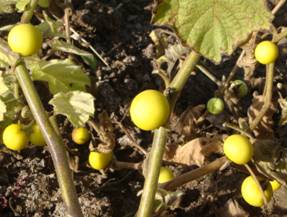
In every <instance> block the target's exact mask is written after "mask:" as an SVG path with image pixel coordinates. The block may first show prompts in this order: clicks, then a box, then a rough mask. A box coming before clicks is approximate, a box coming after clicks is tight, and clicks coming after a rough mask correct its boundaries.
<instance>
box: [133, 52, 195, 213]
mask: <svg viewBox="0 0 287 217" xmlns="http://www.w3.org/2000/svg"><path fill="white" fill-rule="evenodd" d="M199 59H200V55H199V54H198V53H196V52H195V51H192V52H191V53H190V54H189V55H188V56H187V57H186V59H185V61H184V63H183V65H182V67H181V68H180V70H179V71H178V72H177V74H176V75H175V77H174V79H173V80H172V82H171V84H170V86H169V87H168V88H169V89H171V90H173V91H174V92H173V93H174V95H173V96H172V97H171V99H170V101H169V104H170V105H171V106H170V108H171V111H172V110H173V107H174V105H175V102H176V99H177V96H178V95H179V94H180V92H181V90H182V89H183V87H184V85H185V83H186V82H187V80H188V78H189V76H190V74H191V72H192V71H193V70H194V68H195V66H196V64H197V63H198V61H199ZM166 136H167V130H166V129H165V128H164V127H160V128H159V129H158V130H156V131H155V134H154V138H153V144H152V148H151V151H150V154H149V161H148V163H147V167H148V169H147V171H148V173H147V175H146V179H145V183H144V188H143V194H142V197H141V201H140V205H139V209H138V213H137V217H150V216H151V214H152V211H153V205H154V197H155V193H156V191H157V185H158V183H157V182H158V177H159V171H160V167H161V161H162V156H163V153H164V148H165V142H166Z"/></svg>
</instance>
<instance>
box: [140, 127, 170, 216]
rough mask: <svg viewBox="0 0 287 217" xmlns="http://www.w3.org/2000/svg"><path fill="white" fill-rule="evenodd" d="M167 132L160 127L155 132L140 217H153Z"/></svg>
mask: <svg viewBox="0 0 287 217" xmlns="http://www.w3.org/2000/svg"><path fill="white" fill-rule="evenodd" d="M166 135H167V130H166V129H165V128H164V127H160V128H159V129H158V130H156V131H155V133H154V137H153V144H152V148H151V152H150V155H149V157H148V163H147V170H146V171H147V173H146V177H145V178H146V179H145V183H144V189H143V194H142V198H141V203H140V206H139V210H138V214H137V216H138V217H144V216H146V217H148V216H151V214H152V211H153V207H154V203H153V201H154V197H155V193H156V191H157V185H158V177H159V171H160V167H161V159H162V156H163V153H164V147H165V143H166Z"/></svg>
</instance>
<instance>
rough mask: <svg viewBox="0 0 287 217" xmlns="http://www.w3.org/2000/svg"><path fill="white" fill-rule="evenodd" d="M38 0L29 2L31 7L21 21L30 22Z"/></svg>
mask: <svg viewBox="0 0 287 217" xmlns="http://www.w3.org/2000/svg"><path fill="white" fill-rule="evenodd" d="M37 4H38V0H31V1H30V4H29V9H28V10H27V11H24V13H23V14H22V17H21V23H29V22H30V20H31V19H32V17H33V14H34V10H35V9H36V7H37Z"/></svg>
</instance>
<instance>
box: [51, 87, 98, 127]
mask: <svg viewBox="0 0 287 217" xmlns="http://www.w3.org/2000/svg"><path fill="white" fill-rule="evenodd" d="M49 103H50V104H51V105H53V106H54V112H55V114H62V115H64V116H66V117H67V118H68V120H69V121H70V122H71V123H72V125H73V126H74V127H81V126H84V124H85V123H86V122H87V121H88V120H89V118H90V117H93V115H94V112H95V106H94V97H93V96H92V95H91V94H89V93H86V92H82V91H70V92H67V93H58V94H56V95H55V96H54V97H53V99H51V100H50V102H49Z"/></svg>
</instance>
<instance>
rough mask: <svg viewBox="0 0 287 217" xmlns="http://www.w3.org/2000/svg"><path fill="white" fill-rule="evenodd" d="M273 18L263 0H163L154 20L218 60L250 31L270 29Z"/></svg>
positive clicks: (247, 35)
mask: <svg viewBox="0 0 287 217" xmlns="http://www.w3.org/2000/svg"><path fill="white" fill-rule="evenodd" d="M272 18H273V15H272V14H271V12H270V11H269V10H268V9H267V6H266V1H262V0H252V1H244V0H204V1H202V0H180V1H179V0H162V1H161V3H160V4H159V6H158V8H157V10H156V13H155V15H154V19H153V21H154V22H155V23H156V24H161V25H170V26H172V27H173V28H174V29H175V31H176V32H177V33H178V35H179V36H180V37H181V39H182V40H183V41H184V42H185V43H186V44H187V45H189V46H190V47H192V48H193V49H194V50H196V51H197V52H199V53H200V54H202V55H203V56H205V57H206V58H208V59H210V60H212V61H214V62H216V63H218V62H220V61H221V55H222V54H223V53H224V54H227V55H230V54H231V53H232V52H233V51H234V49H235V48H236V47H237V46H239V45H240V44H241V43H242V42H244V41H245V40H246V39H247V38H248V37H249V35H250V34H251V33H252V32H253V31H257V30H261V29H269V28H270V25H271V23H270V21H271V20H272Z"/></svg>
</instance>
